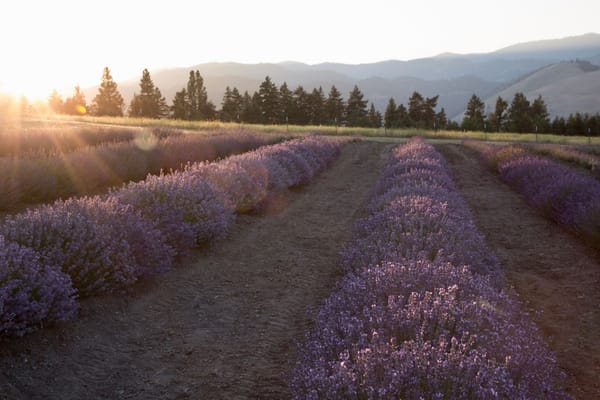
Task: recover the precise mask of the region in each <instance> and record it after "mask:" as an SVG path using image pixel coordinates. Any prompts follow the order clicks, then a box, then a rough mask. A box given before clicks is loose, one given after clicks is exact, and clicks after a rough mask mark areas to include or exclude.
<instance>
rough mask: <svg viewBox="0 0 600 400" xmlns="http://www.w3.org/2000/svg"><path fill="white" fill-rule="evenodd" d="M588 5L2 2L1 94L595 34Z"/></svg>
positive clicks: (475, 0) (467, 0)
mask: <svg viewBox="0 0 600 400" xmlns="http://www.w3.org/2000/svg"><path fill="white" fill-rule="evenodd" d="M599 15H600V2H599V1H596V0H571V1H569V2H564V1H558V0H533V1H522V0H506V1H501V2H498V1H493V2H492V1H481V0H457V1H412V2H401V1H393V0H371V1H348V0H346V1H323V0H318V1H317V0H304V1H293V2H292V1H282V0H279V1H266V0H254V1H245V0H244V1H242V0H219V1H213V2H204V1H182V0H171V1H160V2H157V1H145V2H134V1H114V0H104V1H69V0H54V1H43V0H40V1H31V0H19V1H4V2H2V5H0V37H1V38H2V39H1V40H2V61H1V62H0V92H9V93H12V94H15V95H21V94H24V95H26V96H28V97H30V98H45V97H47V96H48V94H49V93H50V92H51V91H52V89H57V90H59V91H61V92H69V91H70V90H71V89H72V88H73V86H75V85H77V84H79V85H81V86H90V85H94V84H97V83H99V81H100V78H101V74H102V68H103V67H104V66H108V67H109V68H111V71H112V75H113V77H114V79H115V80H117V81H119V80H123V79H128V78H135V77H137V76H141V71H142V70H143V69H144V68H148V69H150V70H152V69H157V68H163V67H182V66H183V67H185V66H192V65H195V64H199V63H204V62H210V61H236V62H242V63H258V62H280V61H286V60H293V61H300V62H305V63H309V64H316V63H321V62H343V63H353V64H355V63H368V62H376V61H382V60H387V59H398V60H408V59H413V58H419V57H428V56H434V55H436V54H439V53H442V52H453V53H474V52H489V51H493V50H497V49H499V48H502V47H505V46H508V45H512V44H515V43H519V42H526V41H532V40H541V39H554V38H560V37H565V36H574V35H581V34H584V33H587V32H594V31H598V28H599V27H600V22H599V19H598V16H599Z"/></svg>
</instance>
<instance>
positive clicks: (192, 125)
mask: <svg viewBox="0 0 600 400" xmlns="http://www.w3.org/2000/svg"><path fill="white" fill-rule="evenodd" d="M47 124H54V125H56V124H65V125H81V124H84V125H113V126H114V125H118V126H130V127H143V128H155V127H162V128H175V129H181V130H185V131H188V132H190V133H192V132H195V131H198V132H204V133H206V132H207V131H208V132H210V131H215V130H222V129H227V128H230V129H231V128H236V129H239V128H242V129H243V128H244V127H250V128H251V129H252V130H253V131H255V132H256V131H259V132H264V133H277V134H282V133H287V134H289V135H291V136H302V135H305V134H310V133H314V132H318V133H321V134H325V135H332V136H352V137H362V138H377V139H380V140H381V139H382V138H388V139H389V140H390V141H394V140H393V139H405V138H410V137H413V136H420V137H423V138H426V139H441V140H457V141H460V140H465V139H470V140H484V141H493V142H526V143H535V142H539V143H557V144H579V145H587V144H595V145H600V137H592V138H588V137H587V136H560V135H551V134H538V135H536V134H535V133H526V134H519V133H508V132H501V133H486V132H462V131H445V130H438V131H433V130H424V129H414V128H409V129H384V128H358V127H341V126H340V127H336V126H318V125H308V126H299V125H260V124H245V123H243V124H239V123H228V122H220V121H182V120H172V119H160V120H157V119H147V118H129V117H92V116H65V115H47V116H37V117H25V118H23V119H22V120H21V122H20V125H21V126H23V127H36V126H44V125H47ZM1 128H2V126H1V125H0V129H1Z"/></svg>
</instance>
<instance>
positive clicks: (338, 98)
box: [325, 85, 346, 125]
mask: <svg viewBox="0 0 600 400" xmlns="http://www.w3.org/2000/svg"><path fill="white" fill-rule="evenodd" d="M345 108H346V105H345V104H344V99H343V98H342V94H341V93H340V92H339V90H337V88H336V87H335V85H332V86H331V90H329V95H328V96H327V100H326V101H325V113H326V115H327V123H328V124H331V125H337V124H339V123H341V122H342V119H343V118H344V109H345Z"/></svg>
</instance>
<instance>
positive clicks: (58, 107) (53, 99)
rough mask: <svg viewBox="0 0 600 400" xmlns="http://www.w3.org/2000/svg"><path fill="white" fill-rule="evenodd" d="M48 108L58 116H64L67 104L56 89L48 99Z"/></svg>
mask: <svg viewBox="0 0 600 400" xmlns="http://www.w3.org/2000/svg"><path fill="white" fill-rule="evenodd" d="M48 107H50V109H51V110H52V111H54V112H55V113H57V114H62V113H63V111H64V109H65V103H64V102H63V99H62V97H60V95H59V94H58V92H57V91H56V89H55V90H53V91H52V93H50V97H48Z"/></svg>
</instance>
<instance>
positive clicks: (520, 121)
mask: <svg viewBox="0 0 600 400" xmlns="http://www.w3.org/2000/svg"><path fill="white" fill-rule="evenodd" d="M529 107H530V106H529V100H527V97H525V95H524V94H523V93H521V92H517V93H515V96H514V97H513V101H512V103H511V104H510V108H509V109H508V120H509V124H510V129H511V130H513V131H514V132H517V133H525V132H531V131H532V122H531V117H530V115H529V112H530V109H529Z"/></svg>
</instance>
